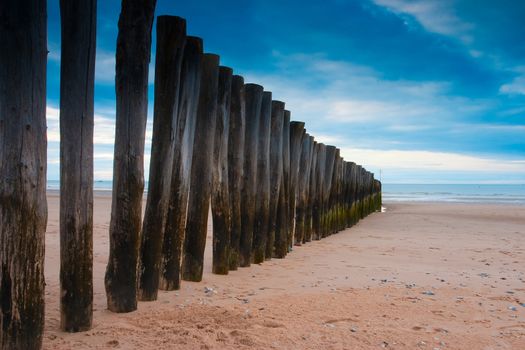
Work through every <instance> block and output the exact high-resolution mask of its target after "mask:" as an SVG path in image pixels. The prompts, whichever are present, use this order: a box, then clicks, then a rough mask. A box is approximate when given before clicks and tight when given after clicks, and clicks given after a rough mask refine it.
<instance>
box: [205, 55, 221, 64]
mask: <svg viewBox="0 0 525 350" xmlns="http://www.w3.org/2000/svg"><path fill="white" fill-rule="evenodd" d="M204 59H205V60H207V61H210V62H213V63H214V64H216V65H217V66H218V65H219V62H220V60H221V58H220V57H219V55H217V54H214V53H205V54H204Z"/></svg>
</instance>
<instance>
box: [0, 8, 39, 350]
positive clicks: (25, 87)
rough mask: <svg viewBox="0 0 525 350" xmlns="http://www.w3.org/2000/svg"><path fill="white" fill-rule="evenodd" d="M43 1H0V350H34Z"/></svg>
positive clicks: (36, 342) (37, 319) (35, 339)
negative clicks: (0, 144)
mask: <svg viewBox="0 0 525 350" xmlns="http://www.w3.org/2000/svg"><path fill="white" fill-rule="evenodd" d="M46 16H47V7H46V1H45V0H2V1H0V48H1V50H0V62H1V64H0V140H1V141H0V142H1V143H2V146H1V147H0V172H1V176H0V299H1V303H0V348H2V349H40V347H41V346H42V333H43V329H44V284H45V283H44V233H45V231H46V223H47V202H46V168H47V163H46V162H47V152H46V147H47V142H46V58H47V23H46V18H47V17H46Z"/></svg>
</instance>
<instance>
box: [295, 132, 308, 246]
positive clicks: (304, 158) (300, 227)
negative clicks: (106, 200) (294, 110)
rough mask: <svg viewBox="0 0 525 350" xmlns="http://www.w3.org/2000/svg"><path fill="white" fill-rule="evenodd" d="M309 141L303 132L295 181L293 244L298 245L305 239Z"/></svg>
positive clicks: (306, 134)
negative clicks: (296, 179)
mask: <svg viewBox="0 0 525 350" xmlns="http://www.w3.org/2000/svg"><path fill="white" fill-rule="evenodd" d="M311 142H312V139H311V138H310V135H309V134H308V133H305V134H304V136H303V137H302V140H301V157H300V159H299V175H298V182H297V205H296V221H295V244H297V245H300V244H302V243H304V242H305V241H306V234H305V230H306V229H305V226H306V225H305V217H306V205H307V204H306V203H307V200H308V189H309V188H308V183H309V180H310V166H311V157H312V154H311V151H310V150H311V147H310V146H311Z"/></svg>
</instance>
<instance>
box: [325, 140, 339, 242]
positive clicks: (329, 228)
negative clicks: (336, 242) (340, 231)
mask: <svg viewBox="0 0 525 350" xmlns="http://www.w3.org/2000/svg"><path fill="white" fill-rule="evenodd" d="M339 152H340V151H339V148H335V155H334V158H333V165H332V179H331V181H330V190H329V194H328V199H327V209H326V235H327V236H328V235H331V234H333V233H335V231H334V223H335V215H334V214H335V213H334V211H335V209H336V205H337V186H338V183H337V181H338V174H339V158H340V157H339Z"/></svg>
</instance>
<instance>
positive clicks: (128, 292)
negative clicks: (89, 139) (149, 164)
mask: <svg viewBox="0 0 525 350" xmlns="http://www.w3.org/2000/svg"><path fill="white" fill-rule="evenodd" d="M155 3H156V1H155V0H146V1H139V0H123V1H122V9H121V12H120V17H119V23H118V26H119V32H118V38H117V55H116V56H117V60H116V77H115V90H116V94H117V114H116V132H115V157H114V161H113V192H112V205H111V221H110V225H109V242H110V243H109V259H108V265H107V268H106V276H105V281H104V282H105V286H106V296H107V302H108V309H109V310H110V311H113V312H130V311H134V310H136V309H137V266H138V250H139V249H138V248H139V243H140V241H139V234H140V230H141V226H142V225H141V224H142V218H141V216H142V195H143V193H144V140H145V136H146V119H147V108H148V68H149V61H150V53H151V52H150V50H151V26H152V25H153V17H154V14H155Z"/></svg>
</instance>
